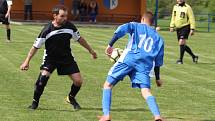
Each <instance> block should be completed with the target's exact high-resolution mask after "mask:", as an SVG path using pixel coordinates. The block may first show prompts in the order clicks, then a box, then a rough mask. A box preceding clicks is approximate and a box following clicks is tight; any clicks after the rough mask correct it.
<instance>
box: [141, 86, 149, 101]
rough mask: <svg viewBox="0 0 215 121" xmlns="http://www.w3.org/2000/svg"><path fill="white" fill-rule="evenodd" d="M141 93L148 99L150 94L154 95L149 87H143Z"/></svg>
mask: <svg viewBox="0 0 215 121" xmlns="http://www.w3.org/2000/svg"><path fill="white" fill-rule="evenodd" d="M141 93H142V96H143V97H144V99H147V98H148V97H149V96H152V94H151V91H150V89H148V88H143V89H141Z"/></svg>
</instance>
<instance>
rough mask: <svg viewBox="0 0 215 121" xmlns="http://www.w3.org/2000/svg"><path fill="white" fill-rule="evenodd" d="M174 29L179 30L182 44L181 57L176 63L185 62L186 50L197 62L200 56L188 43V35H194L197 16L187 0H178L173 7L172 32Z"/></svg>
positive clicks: (178, 33)
mask: <svg viewBox="0 0 215 121" xmlns="http://www.w3.org/2000/svg"><path fill="white" fill-rule="evenodd" d="M174 29H176V31H177V37H178V42H179V46H180V58H179V60H177V62H176V63H177V64H183V56H184V52H185V51H186V52H187V53H189V54H190V55H191V57H192V59H193V62H194V63H197V62H198V56H196V55H195V54H193V52H192V50H191V49H190V47H189V46H188V45H186V40H187V39H188V36H189V35H194V29H195V18H194V14H193V11H192V8H191V7H190V6H189V5H188V4H186V3H185V0H177V4H176V5H175V6H174V7H173V11H172V19H171V22H170V32H173V31H174Z"/></svg>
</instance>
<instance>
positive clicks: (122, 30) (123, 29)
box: [105, 23, 132, 56]
mask: <svg viewBox="0 0 215 121" xmlns="http://www.w3.org/2000/svg"><path fill="white" fill-rule="evenodd" d="M131 31H132V23H126V24H123V25H121V26H119V27H118V28H117V30H116V31H115V32H114V35H113V37H112V39H111V40H110V42H109V44H108V46H107V48H106V50H105V53H106V54H107V55H108V56H110V55H111V53H112V52H113V48H112V47H113V45H114V43H115V42H116V41H117V40H118V39H120V38H122V37H123V36H125V35H126V34H127V33H131Z"/></svg>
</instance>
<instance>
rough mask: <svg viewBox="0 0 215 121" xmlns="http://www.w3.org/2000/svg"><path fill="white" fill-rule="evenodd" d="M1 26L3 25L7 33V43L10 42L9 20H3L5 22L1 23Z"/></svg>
mask: <svg viewBox="0 0 215 121" xmlns="http://www.w3.org/2000/svg"><path fill="white" fill-rule="evenodd" d="M2 23H3V24H5V28H6V32H7V42H10V41H11V37H10V36H11V29H10V22H9V18H5V21H4V22H2Z"/></svg>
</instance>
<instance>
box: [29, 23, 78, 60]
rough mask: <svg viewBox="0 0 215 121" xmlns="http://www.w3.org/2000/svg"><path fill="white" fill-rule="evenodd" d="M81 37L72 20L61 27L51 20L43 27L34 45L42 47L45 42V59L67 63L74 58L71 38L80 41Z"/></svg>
mask: <svg viewBox="0 0 215 121" xmlns="http://www.w3.org/2000/svg"><path fill="white" fill-rule="evenodd" d="M79 38H80V34H79V31H78V30H77V28H76V27H75V25H74V24H72V23H71V22H69V21H67V22H65V23H64V24H63V25H62V26H61V27H54V25H53V24H52V22H49V23H48V24H47V25H46V26H45V27H44V28H43V30H42V31H41V33H40V35H39V36H38V38H37V39H36V41H35V43H34V44H33V46H34V47H36V48H41V46H42V45H43V44H45V50H44V60H46V61H47V60H48V61H55V62H59V63H67V62H69V61H71V60H73V56H72V54H71V48H70V39H74V40H75V41H78V40H79Z"/></svg>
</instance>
